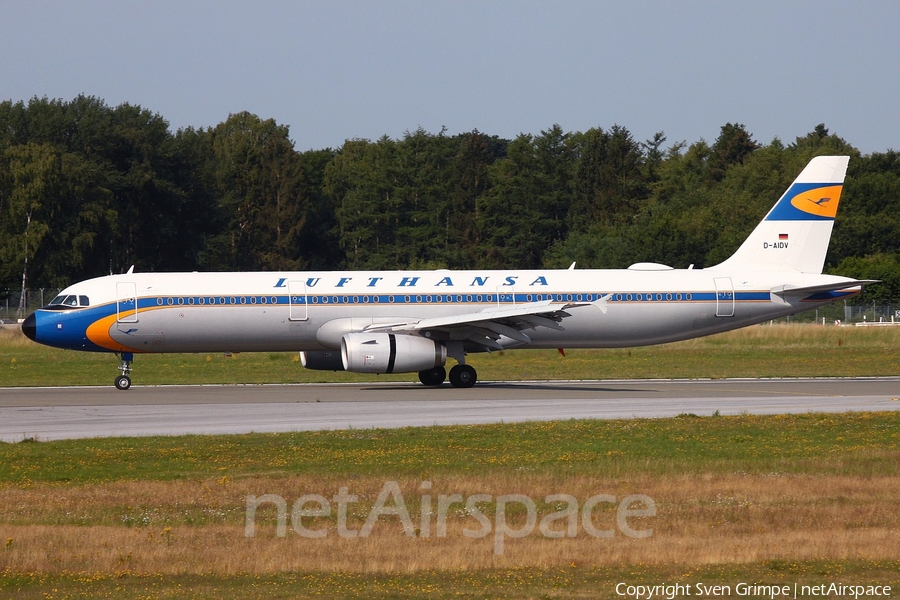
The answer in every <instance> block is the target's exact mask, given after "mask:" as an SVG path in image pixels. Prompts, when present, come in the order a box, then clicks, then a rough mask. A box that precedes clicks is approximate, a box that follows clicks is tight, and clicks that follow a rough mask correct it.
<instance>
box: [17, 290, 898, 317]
mask: <svg viewBox="0 0 900 600" xmlns="http://www.w3.org/2000/svg"><path fill="white" fill-rule="evenodd" d="M60 291H61V290H60V289H59V288H40V289H34V290H25V295H24V301H23V298H22V292H21V291H20V290H3V291H2V295H0V323H2V324H7V325H9V324H14V323H17V322H18V321H19V320H20V319H24V318H25V317H26V316H27V315H28V314H30V313H31V311H33V310H34V309H36V308H40V307H41V306H45V305H46V304H47V303H48V302H50V300H52V299H53V298H55V297H56V296H57V295H58V294H59V292H60ZM776 322H783V323H818V324H819V325H822V324H825V325H837V324H856V323H897V324H898V325H900V302H898V303H897V304H892V305H886V306H881V305H877V304H849V303H847V302H838V303H835V304H829V305H827V306H822V307H819V308H817V309H815V310H810V311H806V312H803V313H800V314H797V315H793V316H790V317H785V318H783V319H778V320H777V321H776Z"/></svg>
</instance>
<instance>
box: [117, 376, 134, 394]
mask: <svg viewBox="0 0 900 600" xmlns="http://www.w3.org/2000/svg"><path fill="white" fill-rule="evenodd" d="M130 387H131V377H128V376H127V375H119V376H118V377H116V389H117V390H123V391H124V390H127V389H128V388H130Z"/></svg>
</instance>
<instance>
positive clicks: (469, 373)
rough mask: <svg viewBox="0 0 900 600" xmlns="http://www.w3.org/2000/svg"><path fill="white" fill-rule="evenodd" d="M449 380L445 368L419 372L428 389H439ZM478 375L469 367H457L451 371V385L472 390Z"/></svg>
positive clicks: (420, 379)
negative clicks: (438, 387) (445, 380)
mask: <svg viewBox="0 0 900 600" xmlns="http://www.w3.org/2000/svg"><path fill="white" fill-rule="evenodd" d="M446 378H447V371H446V370H445V369H444V367H435V368H433V369H426V370H424V371H419V381H421V382H422V383H424V384H425V385H427V386H428V387H437V386H439V385H441V384H442V383H444V379H446ZM477 380H478V375H477V374H476V373H475V369H474V368H472V367H470V366H469V365H456V366H455V367H453V368H452V369H450V384H451V385H452V386H453V387H457V388H470V387H472V386H473V385H475V382H476V381H477Z"/></svg>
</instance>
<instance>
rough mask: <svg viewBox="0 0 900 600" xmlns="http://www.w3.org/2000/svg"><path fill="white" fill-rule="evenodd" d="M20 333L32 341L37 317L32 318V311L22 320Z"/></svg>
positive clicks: (35, 330)
mask: <svg viewBox="0 0 900 600" xmlns="http://www.w3.org/2000/svg"><path fill="white" fill-rule="evenodd" d="M22 333H24V334H25V337H27V338H28V339H30V340H31V341H34V338H35V337H37V319H35V318H34V313H31V314H30V315H28V316H27V317H25V320H24V321H22Z"/></svg>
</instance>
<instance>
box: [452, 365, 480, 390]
mask: <svg viewBox="0 0 900 600" xmlns="http://www.w3.org/2000/svg"><path fill="white" fill-rule="evenodd" d="M477 380H478V375H477V374H476V373H475V369H474V368H472V367H470V366H469V365H456V366H455V367H453V368H452V369H450V383H451V384H452V385H453V387H457V388H470V387H472V386H473V385H475V382H476V381H477Z"/></svg>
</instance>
